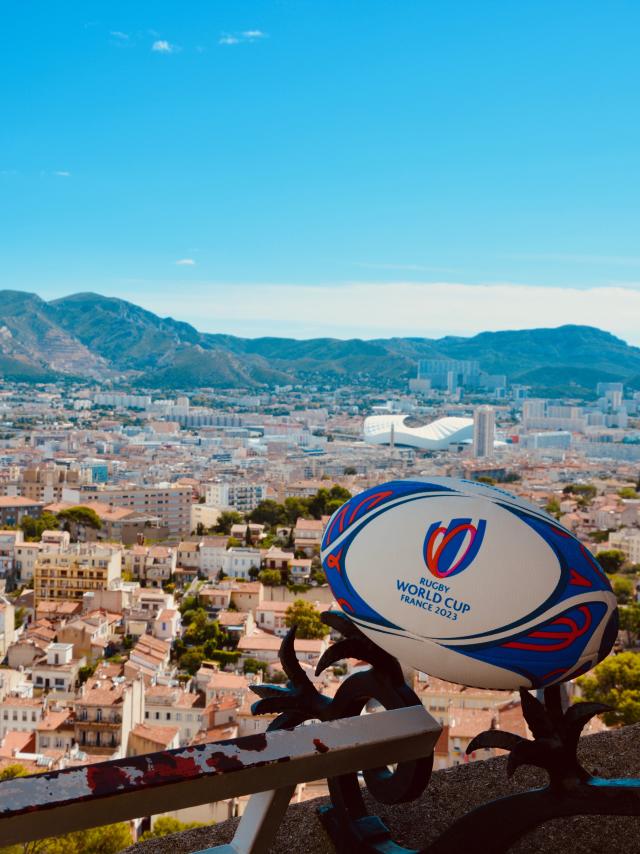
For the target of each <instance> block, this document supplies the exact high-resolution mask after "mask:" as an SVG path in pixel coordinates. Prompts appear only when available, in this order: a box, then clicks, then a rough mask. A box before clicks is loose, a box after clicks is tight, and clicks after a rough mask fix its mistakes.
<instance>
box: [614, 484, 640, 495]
mask: <svg viewBox="0 0 640 854" xmlns="http://www.w3.org/2000/svg"><path fill="white" fill-rule="evenodd" d="M618 495H619V496H620V498H637V497H638V493H637V492H636V490H635V487H634V486H623V487H622V489H619V490H618Z"/></svg>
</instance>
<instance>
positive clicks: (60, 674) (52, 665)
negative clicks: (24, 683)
mask: <svg viewBox="0 0 640 854" xmlns="http://www.w3.org/2000/svg"><path fill="white" fill-rule="evenodd" d="M85 663H86V661H85V659H84V658H74V657H73V644H71V643H51V644H49V646H48V647H47V654H46V658H43V659H42V660H41V661H39V662H37V663H34V665H33V670H32V675H31V678H32V680H33V685H34V687H35V688H41V689H42V690H44V691H57V692H62V693H69V692H71V691H73V689H74V688H75V687H76V685H77V682H78V672H79V670H80V668H81V667H82V665H83V664H85Z"/></svg>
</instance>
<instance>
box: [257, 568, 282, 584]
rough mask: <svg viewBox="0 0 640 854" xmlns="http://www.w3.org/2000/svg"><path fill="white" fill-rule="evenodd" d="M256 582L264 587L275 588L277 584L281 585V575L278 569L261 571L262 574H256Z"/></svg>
mask: <svg viewBox="0 0 640 854" xmlns="http://www.w3.org/2000/svg"><path fill="white" fill-rule="evenodd" d="M258 580H259V581H261V582H262V583H263V584H264V585H265V587H277V586H278V585H279V584H282V575H281V574H280V570H279V569H263V570H262V572H260V573H258Z"/></svg>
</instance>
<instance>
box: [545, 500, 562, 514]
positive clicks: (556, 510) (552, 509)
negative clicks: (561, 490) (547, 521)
mask: <svg viewBox="0 0 640 854" xmlns="http://www.w3.org/2000/svg"><path fill="white" fill-rule="evenodd" d="M544 509H545V510H546V511H547V513H550V514H551V515H552V516H555V517H556V519H557V518H559V517H560V503H559V502H558V500H557V499H556V498H552V499H550V500H549V501H547V503H546V505H545V508H544Z"/></svg>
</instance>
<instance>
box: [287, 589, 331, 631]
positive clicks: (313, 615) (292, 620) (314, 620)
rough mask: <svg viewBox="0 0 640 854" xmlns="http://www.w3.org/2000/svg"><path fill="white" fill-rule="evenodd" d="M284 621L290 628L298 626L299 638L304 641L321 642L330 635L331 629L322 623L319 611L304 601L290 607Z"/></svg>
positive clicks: (300, 600)
mask: <svg viewBox="0 0 640 854" xmlns="http://www.w3.org/2000/svg"><path fill="white" fill-rule="evenodd" d="M284 619H285V623H286V624H287V626H289V628H291V626H294V625H295V626H296V635H297V637H299V638H302V639H304V640H319V639H321V638H323V637H325V635H328V634H329V627H328V626H325V624H324V623H323V622H322V620H321V619H320V614H319V613H318V611H316V609H315V608H314V607H313V605H311V604H310V603H309V602H305V601H304V600H303V599H296V601H295V602H294V603H293V604H292V605H289V607H288V608H287V610H286V612H285V617H284Z"/></svg>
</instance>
